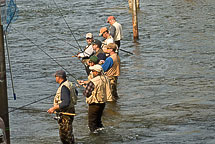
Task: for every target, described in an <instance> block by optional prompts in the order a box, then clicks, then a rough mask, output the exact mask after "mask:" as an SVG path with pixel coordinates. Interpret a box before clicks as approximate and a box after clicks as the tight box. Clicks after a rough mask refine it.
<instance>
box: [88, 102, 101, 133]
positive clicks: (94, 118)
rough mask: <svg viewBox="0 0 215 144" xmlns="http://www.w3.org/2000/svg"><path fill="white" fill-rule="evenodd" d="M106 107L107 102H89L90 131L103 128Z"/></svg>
mask: <svg viewBox="0 0 215 144" xmlns="http://www.w3.org/2000/svg"><path fill="white" fill-rule="evenodd" d="M104 108H105V103H102V104H95V103H93V104H89V108H88V126H89V128H90V131H91V132H93V131H95V130H96V129H98V128H102V127H103V125H102V120H101V117H102V113H103V111H104Z"/></svg>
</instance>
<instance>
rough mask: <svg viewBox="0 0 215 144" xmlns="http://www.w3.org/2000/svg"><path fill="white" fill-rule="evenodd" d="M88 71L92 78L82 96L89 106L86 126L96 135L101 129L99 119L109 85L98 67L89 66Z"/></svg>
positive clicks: (101, 125)
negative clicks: (90, 72)
mask: <svg viewBox="0 0 215 144" xmlns="http://www.w3.org/2000/svg"><path fill="white" fill-rule="evenodd" d="M90 70H92V73H93V76H94V77H93V78H92V79H91V80H90V82H89V83H88V84H87V86H86V88H85V91H84V92H83V95H84V96H85V97H86V102H87V104H88V105H89V107H88V126H89V128H90V131H91V132H93V133H97V132H98V130H101V129H102V128H103V124H102V120H101V117H102V113H103V111H104V108H105V103H106V101H107V95H108V91H107V89H108V87H109V85H108V84H109V83H108V78H107V77H106V76H105V75H104V74H103V73H102V67H101V66H100V65H94V66H91V67H90Z"/></svg>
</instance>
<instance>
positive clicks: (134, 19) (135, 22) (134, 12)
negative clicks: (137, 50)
mask: <svg viewBox="0 0 215 144" xmlns="http://www.w3.org/2000/svg"><path fill="white" fill-rule="evenodd" d="M132 7H133V8H132V23H133V38H134V41H136V40H138V39H139V34H138V20H137V3H136V0H132Z"/></svg>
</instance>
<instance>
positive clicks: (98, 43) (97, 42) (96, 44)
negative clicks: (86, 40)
mask: <svg viewBox="0 0 215 144" xmlns="http://www.w3.org/2000/svg"><path fill="white" fill-rule="evenodd" d="M92 45H93V50H97V49H100V48H101V46H102V42H101V41H100V40H97V39H95V40H93V42H92Z"/></svg>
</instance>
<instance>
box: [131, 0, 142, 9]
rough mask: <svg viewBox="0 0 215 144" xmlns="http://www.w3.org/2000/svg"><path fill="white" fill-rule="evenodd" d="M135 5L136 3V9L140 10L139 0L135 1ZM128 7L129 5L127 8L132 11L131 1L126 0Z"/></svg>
mask: <svg viewBox="0 0 215 144" xmlns="http://www.w3.org/2000/svg"><path fill="white" fill-rule="evenodd" d="M136 3H137V9H139V8H140V0H136ZM128 5H129V8H130V9H132V0H128Z"/></svg>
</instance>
